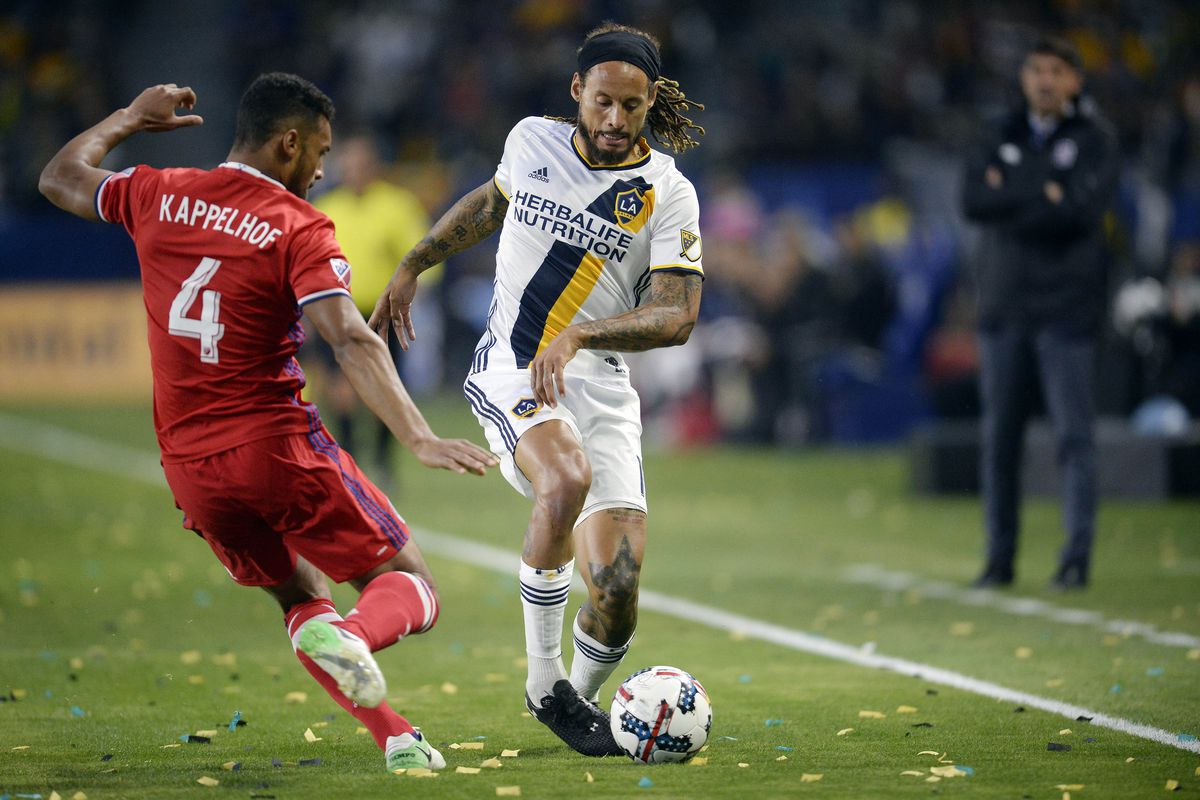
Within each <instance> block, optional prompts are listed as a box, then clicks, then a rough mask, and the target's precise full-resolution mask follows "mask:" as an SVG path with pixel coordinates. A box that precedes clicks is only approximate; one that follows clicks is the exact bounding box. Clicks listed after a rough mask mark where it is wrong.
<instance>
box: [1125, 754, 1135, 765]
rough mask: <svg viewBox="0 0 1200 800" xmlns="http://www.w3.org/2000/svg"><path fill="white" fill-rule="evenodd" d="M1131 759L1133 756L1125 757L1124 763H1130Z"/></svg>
mask: <svg viewBox="0 0 1200 800" xmlns="http://www.w3.org/2000/svg"><path fill="white" fill-rule="evenodd" d="M1133 761H1134V759H1133V756H1130V757H1129V758H1127V759H1125V763H1126V764H1132V763H1133Z"/></svg>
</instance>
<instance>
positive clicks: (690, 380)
mask: <svg viewBox="0 0 1200 800" xmlns="http://www.w3.org/2000/svg"><path fill="white" fill-rule="evenodd" d="M6 5H7V10H6V11H4V12H0V60H2V62H3V63H4V72H3V79H2V82H0V253H3V256H2V257H0V265H2V266H0V282H2V283H3V286H4V291H3V293H2V294H3V295H4V296H6V300H4V301H0V302H3V306H2V307H3V309H4V314H3V317H2V319H3V323H2V326H3V332H2V336H0V376H2V378H3V379H2V380H0V393H3V395H5V396H10V397H22V396H35V397H36V396H46V395H50V396H55V397H63V396H66V395H69V394H71V393H79V394H82V395H84V396H87V397H90V398H97V397H101V396H104V395H106V394H107V395H112V396H116V397H120V396H125V395H128V394H129V393H130V392H134V393H138V392H140V393H141V396H143V397H144V396H145V391H146V383H145V380H144V378H145V375H144V373H145V370H144V367H141V366H139V365H141V364H143V361H142V358H141V355H142V354H141V351H140V350H138V349H137V348H138V347H139V346H140V345H139V343H138V341H137V340H138V339H139V338H140V332H139V328H138V324H139V323H138V321H137V319H136V314H134V313H132V312H128V311H127V310H128V309H130V308H133V304H135V303H136V294H135V293H131V292H130V291H129V282H130V281H131V280H133V279H135V278H136V265H135V262H134V258H133V251H132V247H131V246H130V244H129V242H128V241H127V237H126V236H125V234H124V232H123V231H121V230H120V229H117V228H105V227H102V226H96V225H86V224H84V223H81V222H78V221H76V220H73V219H69V218H68V217H67V216H66V215H64V214H61V213H56V212H55V211H54V210H53V209H52V208H50V206H49V204H48V203H47V202H46V201H45V200H43V199H42V198H41V197H40V196H39V195H38V194H37V193H36V178H37V174H38V172H39V170H40V169H41V167H42V165H44V164H45V162H46V161H47V160H48V159H49V157H50V156H51V155H52V154H53V152H54V150H55V149H56V148H57V147H58V146H59V145H60V144H61V143H62V142H64V141H65V140H66V139H67V138H69V137H70V136H71V135H73V134H74V133H75V132H77V131H79V130H81V129H82V128H84V127H86V126H87V125H90V124H91V123H93V122H94V121H96V120H98V119H100V118H101V117H103V116H104V115H105V114H106V113H107V112H108V111H110V110H111V109H113V108H116V107H118V106H119V105H121V104H123V103H125V102H128V101H129V100H130V99H131V98H132V97H133V96H134V95H135V94H136V93H137V92H138V91H139V90H140V89H141V88H143V87H144V86H146V85H148V84H151V83H154V82H158V81H163V82H166V81H174V82H177V83H180V84H190V85H192V86H193V87H195V88H196V89H197V91H198V93H199V96H200V110H201V111H202V112H203V114H204V116H205V118H206V124H205V125H204V126H203V127H202V128H199V129H193V130H187V131H183V132H178V133H176V134H173V135H171V136H151V135H143V136H138V137H135V138H134V139H132V140H130V141H129V142H127V143H126V144H124V145H123V146H121V147H120V148H119V149H118V151H117V152H116V153H115V154H114V155H113V156H112V157H111V158H110V159H109V161H108V162H107V165H108V166H112V167H115V168H119V167H123V166H126V165H131V164H135V163H141V162H148V163H152V164H156V165H160V166H165V165H176V164H198V165H214V164H216V163H219V161H220V160H221V159H222V158H223V156H224V154H225V153H226V152H227V147H228V142H229V139H230V132H231V129H232V124H233V119H232V115H233V112H234V109H235V107H236V101H237V98H238V94H239V91H240V89H241V88H242V87H243V86H244V85H245V84H246V82H248V81H249V80H250V79H251V78H252V77H253V76H254V75H256V74H258V73H259V72H262V71H264V70H271V69H282V70H290V71H295V72H297V73H300V74H302V75H305V76H306V77H309V78H311V79H312V80H314V81H315V82H316V83H317V84H318V85H320V86H321V87H322V88H323V89H325V90H326V91H327V92H328V93H329V94H330V95H331V96H332V97H333V98H334V99H335V101H336V103H337V104H338V120H337V125H336V129H337V132H338V134H339V135H344V134H346V133H347V132H350V131H355V132H367V133H370V134H372V135H373V136H375V137H376V138H377V139H378V141H379V142H380V143H381V146H382V149H383V151H384V155H385V156H386V158H387V159H388V161H389V165H390V166H389V177H390V178H391V179H393V180H395V181H396V182H398V183H400V184H402V185H404V186H406V187H408V188H410V189H411V190H413V191H414V192H416V193H417V194H418V195H419V197H420V198H421V200H422V201H423V203H424V204H425V205H426V207H427V208H428V210H429V212H430V213H431V214H434V215H436V214H439V213H440V212H441V211H442V210H444V208H446V207H447V205H448V204H449V203H450V202H452V201H453V200H454V199H455V198H456V197H458V196H459V195H460V194H461V193H462V192H463V191H464V190H465V189H467V188H469V187H472V186H475V185H478V184H479V183H481V182H482V181H484V180H486V179H487V177H488V176H489V175H490V174H491V171H492V170H493V169H494V166H495V162H496V161H497V160H498V157H499V153H500V152H501V150H502V146H503V139H504V136H505V134H506V132H507V131H508V129H509V128H510V127H511V125H512V124H513V123H514V122H515V121H516V120H517V119H519V118H520V117H522V116H525V115H529V114H540V113H550V114H556V113H557V114H569V113H570V112H571V111H572V108H571V102H570V99H569V96H568V94H567V80H568V76H569V75H570V74H571V72H572V69H573V67H572V65H573V60H574V55H573V54H574V47H575V46H576V45H577V43H578V41H579V39H580V37H581V34H582V33H583V32H585V31H586V30H587V29H588V28H589V27H591V26H592V25H593V24H594V23H596V22H597V21H599V20H602V19H606V18H616V19H620V20H624V21H627V22H629V23H632V24H635V25H639V26H642V27H644V28H646V29H648V30H651V31H653V32H655V33H656V34H657V35H658V36H659V37H660V38H661V39H662V42H663V45H664V52H665V66H664V73H665V74H666V75H668V76H671V77H674V78H675V79H677V80H679V81H680V83H681V85H682V86H683V88H684V90H685V91H686V92H687V93H688V94H689V95H690V96H691V97H694V98H695V99H697V100H700V101H702V102H705V103H707V105H708V109H707V110H706V111H704V112H702V113H700V114H699V115H698V119H699V121H701V122H702V123H703V124H704V126H705V127H706V128H707V130H708V135H707V136H706V137H704V139H703V146H702V147H700V148H699V149H698V150H695V151H693V152H691V153H689V154H687V155H685V156H683V157H681V158H680V159H679V160H680V162H681V165H682V168H683V170H684V171H685V173H687V174H688V175H689V176H691V177H692V179H693V180H694V182H695V183H696V184H697V185H698V187H699V190H700V195H701V199H702V204H701V205H702V212H703V221H702V225H703V233H704V235H705V255H706V258H705V262H706V268H707V272H708V276H709V278H708V282H707V285H706V288H705V298H704V308H703V312H702V313H703V321H702V324H701V325H700V326H699V328H698V335H697V336H696V337H694V341H693V343H691V344H690V345H689V346H688V347H687V348H685V349H684V351H671V352H670V353H668V354H666V355H665V356H662V357H660V358H657V362H662V363H657V362H656V368H655V369H642V370H641V376H642V380H643V383H644V385H643V387H642V388H643V394H644V396H645V398H646V406H647V421H648V424H649V427H650V430H651V433H652V435H653V436H654V437H655V438H657V439H658V440H661V441H665V442H667V443H669V444H670V443H687V442H695V441H707V440H711V439H726V440H734V441H755V442H773V443H777V444H780V445H783V446H800V445H804V444H807V443H810V442H822V441H832V442H835V443H841V442H864V441H866V442H879V441H884V442H886V441H896V440H899V439H901V438H903V437H904V436H905V435H906V434H908V433H909V432H910V431H911V429H912V427H913V426H914V425H915V424H917V423H919V422H921V421H923V420H928V419H932V418H958V417H963V418H971V417H973V416H974V415H975V414H976V413H977V410H978V402H977V398H976V396H975V390H974V368H975V355H974V344H973V340H972V332H971V325H972V315H973V306H974V303H973V297H972V291H973V289H972V280H971V271H970V268H969V267H970V257H969V256H970V252H971V244H972V233H973V232H972V230H971V229H970V228H969V227H967V226H966V225H965V224H964V223H963V221H962V219H961V217H960V215H959V213H958V210H957V208H956V205H957V202H956V198H957V181H958V176H959V159H960V157H961V155H962V153H963V152H964V149H965V148H966V147H967V146H968V144H969V142H970V141H971V138H972V136H973V135H974V133H975V131H976V130H977V129H978V126H979V121H980V120H981V119H982V118H986V117H988V116H992V115H996V114H998V113H1000V112H1001V111H1002V110H1003V109H1004V108H1005V107H1006V106H1008V105H1009V104H1010V103H1011V102H1013V101H1014V100H1015V99H1016V97H1017V87H1016V81H1015V75H1016V71H1017V69H1018V67H1019V63H1020V59H1021V56H1022V53H1023V48H1024V47H1026V46H1027V43H1028V42H1029V40H1030V37H1031V35H1033V34H1034V33H1035V32H1037V31H1056V32H1061V33H1063V34H1065V35H1066V36H1068V37H1069V38H1070V39H1071V40H1072V41H1074V43H1075V44H1076V45H1077V47H1078V48H1079V49H1080V51H1081V53H1082V55H1083V58H1084V61H1085V63H1086V66H1087V91H1088V92H1089V93H1090V94H1091V95H1092V96H1093V97H1095V99H1096V100H1097V101H1098V103H1099V105H1100V108H1101V109H1102V110H1103V112H1104V113H1105V114H1106V115H1107V116H1108V117H1109V118H1110V119H1111V120H1112V121H1113V122H1114V123H1115V124H1116V126H1117V128H1118V130H1119V133H1120V142H1121V152H1122V164H1123V166H1122V170H1121V191H1120V200H1119V203H1118V205H1117V208H1116V209H1115V213H1114V215H1113V216H1112V218H1111V220H1110V225H1109V230H1110V234H1111V236H1110V239H1111V242H1112V262H1113V264H1112V273H1111V274H1112V281H1111V288H1112V291H1113V294H1114V297H1115V296H1116V294H1117V292H1118V289H1119V287H1121V286H1122V284H1123V283H1125V282H1128V281H1132V280H1134V279H1139V278H1143V277H1147V276H1149V277H1151V278H1154V279H1156V280H1159V281H1161V282H1162V283H1164V284H1171V285H1173V286H1175V287H1176V288H1177V290H1178V293H1179V294H1180V296H1190V297H1191V298H1193V299H1192V300H1191V301H1189V302H1191V304H1192V307H1193V309H1192V316H1191V318H1190V321H1188V322H1186V323H1184V324H1181V325H1176V326H1175V328H1174V329H1172V326H1171V325H1169V324H1168V321H1167V318H1166V317H1165V316H1163V315H1161V314H1157V315H1156V314H1155V313H1154V312H1153V311H1151V310H1150V309H1149V307H1148V306H1144V305H1139V304H1138V303H1137V302H1136V300H1137V299H1138V298H1139V297H1142V296H1143V295H1138V293H1137V292H1131V293H1130V299H1129V301H1128V302H1127V303H1126V305H1125V306H1123V307H1124V308H1128V309H1129V312H1128V313H1127V314H1125V316H1124V318H1122V319H1121V320H1120V324H1119V325H1116V324H1114V325H1112V326H1110V330H1109V334H1108V336H1107V341H1106V345H1105V350H1106V353H1105V364H1106V369H1105V370H1103V371H1102V375H1103V386H1102V387H1101V395H1100V396H1101V408H1102V412H1103V413H1105V414H1109V415H1118V416H1121V417H1129V416H1130V415H1131V414H1132V413H1133V412H1135V411H1136V410H1137V409H1138V407H1139V405H1140V404H1141V403H1142V402H1143V401H1144V400H1146V399H1147V398H1149V397H1152V396H1155V395H1158V394H1160V393H1162V392H1164V391H1169V392H1170V393H1171V394H1172V395H1173V396H1174V397H1175V398H1176V399H1177V400H1179V401H1180V402H1182V403H1183V404H1185V405H1186V406H1187V407H1188V408H1189V409H1190V411H1191V413H1192V414H1193V415H1195V414H1196V413H1197V412H1200V388H1198V384H1200V369H1198V368H1197V366H1196V361H1197V360H1198V359H1200V354H1198V353H1197V352H1196V349H1197V347H1198V344H1197V343H1198V340H1200V337H1198V336H1197V335H1196V327H1197V325H1200V322H1197V320H1200V301H1197V300H1195V299H1194V298H1196V297H1197V290H1196V288H1195V287H1196V285H1197V281H1200V264H1198V262H1200V51H1198V50H1197V48H1196V47H1195V46H1194V45H1195V42H1196V41H1197V40H1198V39H1200V13H1197V10H1196V8H1195V6H1194V5H1193V4H1191V3H1187V2H1142V1H1138V2H1134V1H1132V0H1131V1H1130V2H1116V1H1113V2H1077V1H1076V2H1067V1H1065V0H1064V1H1063V2H1042V3H1008V2H1005V3H989V2H976V3H969V4H963V3H945V2H929V3H917V2H904V1H902V0H888V1H886V2H883V1H880V0H874V1H868V0H859V1H858V2H837V3H833V2H807V3H792V2H770V1H769V0H760V1H759V2H751V3H748V4H747V3H737V4H733V3H726V2H699V3H686V4H685V3H669V2H652V3H632V2H598V1H595V2H587V1H585V0H529V1H528V2H510V3H486V2H433V1H431V0H430V1H426V2H412V3H369V2H368V3H349V4H347V3H331V2H304V3H291V2H288V3H285V2H276V1H275V0H259V1H258V2H247V3H235V2H228V1H226V2H212V3H204V4H199V5H183V6H173V5H160V4H152V3H137V2H133V3H130V2H103V0H94V1H90V2H89V1H80V2H56V3H37V2H23V3H22V2H18V3H15V4H6ZM335 146H336V143H335ZM329 167H330V168H329V171H328V173H329V174H328V177H327V180H326V181H325V182H324V184H325V185H324V186H323V187H319V188H318V190H317V191H318V192H319V191H320V189H321V188H324V189H327V188H330V187H332V186H336V185H337V182H338V175H337V171H338V167H337V162H336V159H334V160H333V161H332V163H331V164H330V165H329ZM491 268H492V264H491V250H490V249H489V248H488V247H486V246H485V247H481V248H477V249H476V251H475V252H470V253H468V254H467V255H465V256H463V257H460V258H457V259H455V260H454V261H452V262H451V263H450V264H449V267H448V271H447V275H446V280H444V281H442V282H441V283H440V285H439V287H438V289H437V291H438V293H439V300H440V302H441V303H442V304H443V306H444V308H445V312H446V319H447V325H446V341H445V348H444V358H445V362H446V366H445V369H444V370H443V371H442V375H443V378H444V381H445V383H446V385H447V386H450V387H453V386H455V385H456V383H457V380H458V376H459V375H460V374H462V371H463V365H465V364H466V363H467V360H468V356H467V353H468V352H469V350H470V348H471V347H472V346H473V344H474V342H475V339H476V337H477V335H478V331H479V330H480V327H481V321H482V316H483V315H484V313H486V305H487V294H488V290H489V289H490V271H491ZM45 281H50V282H53V283H54V286H55V288H56V289H57V290H61V292H62V293H59V294H55V295H51V296H47V295H46V294H45V293H44V292H40V291H29V288H30V284H40V283H41V282H45ZM81 282H86V284H87V285H88V292H87V293H85V294H84V295H80V294H78V293H76V292H71V291H67V289H68V288H70V287H76V288H77V287H78V286H80V285H81ZM97 283H98V284H100V286H99V287H96V286H95V284H97ZM1139 286H1140V288H1142V289H1145V287H1146V285H1145V284H1139ZM1188 286H1190V287H1191V288H1190V289H1189V288H1187V287H1188ZM96 288H100V289H103V290H104V291H103V292H100V293H96V292H95V291H94V289H96ZM1189 292H1190V295H1189V294H1188V293H1189ZM98 298H100V299H99V300H98ZM63 303H70V304H71V305H70V308H71V313H69V314H63V313H62V307H63V306H62V304H63ZM1189 326H1190V329H1189ZM652 358H654V357H652ZM651 376H653V377H651ZM1176 411H1178V409H1176ZM1171 422H1172V420H1171V419H1170V418H1169V415H1168V417H1161V415H1160V417H1152V418H1150V420H1149V422H1148V423H1146V424H1147V425H1149V426H1150V427H1151V428H1153V427H1154V426H1155V425H1157V426H1158V428H1159V429H1162V428H1163V426H1166V427H1167V428H1170V425H1171Z"/></svg>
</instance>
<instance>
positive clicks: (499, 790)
mask: <svg viewBox="0 0 1200 800" xmlns="http://www.w3.org/2000/svg"><path fill="white" fill-rule="evenodd" d="M520 796H521V787H520V786H497V787H496V797H520Z"/></svg>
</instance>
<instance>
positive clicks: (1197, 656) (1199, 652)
mask: <svg viewBox="0 0 1200 800" xmlns="http://www.w3.org/2000/svg"><path fill="white" fill-rule="evenodd" d="M1187 659H1188V661H1200V647H1193V648H1192V649H1191V650H1188V651H1187Z"/></svg>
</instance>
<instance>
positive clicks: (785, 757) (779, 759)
mask: <svg viewBox="0 0 1200 800" xmlns="http://www.w3.org/2000/svg"><path fill="white" fill-rule="evenodd" d="M775 760H776V761H787V760H788V759H787V756H780V757H779V758H777V759H775Z"/></svg>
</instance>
